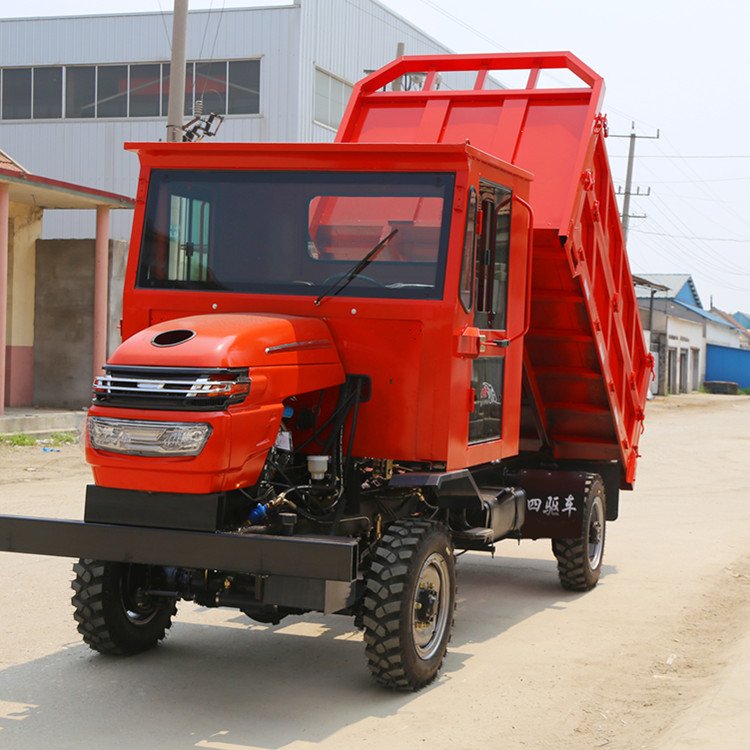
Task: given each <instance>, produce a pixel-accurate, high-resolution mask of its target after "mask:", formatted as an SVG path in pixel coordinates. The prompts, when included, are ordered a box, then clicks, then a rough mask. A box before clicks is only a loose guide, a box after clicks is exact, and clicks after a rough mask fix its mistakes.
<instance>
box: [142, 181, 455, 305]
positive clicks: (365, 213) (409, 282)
mask: <svg viewBox="0 0 750 750" xmlns="http://www.w3.org/2000/svg"><path fill="white" fill-rule="evenodd" d="M452 194H453V175H452V174H449V173H435V172H430V173H425V172H418V173H400V172H387V173H386V172H383V173H370V172H328V173H326V172H254V171H240V170H235V171H221V172H206V171H165V170H154V171H153V172H152V173H151V180H150V185H149V192H148V199H147V203H146V217H145V222H144V228H143V239H142V245H141V256H140V263H139V268H138V286H140V287H148V288H159V289H198V290H200V289H206V290H224V291H232V292H254V293H262V294H299V295H312V296H315V297H317V296H318V295H320V294H322V293H323V292H325V291H326V290H328V289H329V288H330V287H331V285H332V284H335V283H336V282H337V281H338V280H339V279H342V278H345V277H346V276H347V274H349V272H350V271H351V269H352V267H353V266H355V265H356V263H357V262H358V261H360V260H362V258H363V257H365V256H366V255H367V254H368V253H369V252H370V251H371V250H372V249H373V247H376V246H377V245H378V243H380V242H382V241H383V240H384V239H385V238H386V237H388V235H389V234H392V233H393V231H394V230H398V231H397V232H395V234H393V237H392V238H391V240H390V241H389V242H388V243H387V244H386V245H385V246H384V247H383V249H382V250H381V251H380V252H378V253H377V255H376V256H374V257H373V258H372V261H371V262H370V263H369V264H368V265H367V267H366V269H365V270H364V271H363V272H362V273H359V274H357V275H356V276H355V277H354V278H353V279H352V280H351V281H350V282H349V283H348V284H347V286H346V289H345V291H344V292H342V296H356V297H390V298H400V299H438V298H440V297H441V296H442V292H443V281H444V276H445V258H446V254H447V247H448V228H449V226H448V223H449V218H450V208H451V207H450V199H451V197H452Z"/></svg>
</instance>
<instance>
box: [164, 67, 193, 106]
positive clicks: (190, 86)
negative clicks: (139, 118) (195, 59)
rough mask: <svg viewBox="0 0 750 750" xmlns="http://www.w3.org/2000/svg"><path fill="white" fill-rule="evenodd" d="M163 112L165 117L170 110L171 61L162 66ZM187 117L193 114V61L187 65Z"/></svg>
mask: <svg viewBox="0 0 750 750" xmlns="http://www.w3.org/2000/svg"><path fill="white" fill-rule="evenodd" d="M161 80H162V88H161V113H162V115H164V116H165V117H166V116H167V111H168V110H169V63H164V65H162V66H161ZM183 114H184V115H185V116H186V117H192V116H193V63H188V64H187V65H186V66H185V109H184V112H183Z"/></svg>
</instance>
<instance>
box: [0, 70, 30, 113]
mask: <svg viewBox="0 0 750 750" xmlns="http://www.w3.org/2000/svg"><path fill="white" fill-rule="evenodd" d="M2 100H3V119H4V120H28V119H29V118H30V117H31V68H6V69H5V70H4V71H3V96H2Z"/></svg>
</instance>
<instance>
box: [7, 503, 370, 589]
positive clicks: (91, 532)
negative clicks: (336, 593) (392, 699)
mask: <svg viewBox="0 0 750 750" xmlns="http://www.w3.org/2000/svg"><path fill="white" fill-rule="evenodd" d="M0 551H1V552H25V553H29V554H34V555H52V556H56V557H73V558H78V557H85V558H90V559H93V560H108V561H112V562H124V563H143V564H146V565H162V566H168V567H178V568H197V569H200V570H220V571H227V572H234V573H250V574H254V575H259V576H288V577H294V578H304V579H308V580H317V581H338V582H344V583H351V582H353V581H355V580H356V578H357V563H358V549H357V541H356V540H355V539H352V538H350V537H336V536H313V535H306V536H302V535H300V536H272V535H270V534H248V535H243V534H230V533H225V532H213V533H211V532H204V531H183V530H175V529H157V528H144V527H134V526H118V525H114V524H105V523H86V522H84V521H72V520H58V519H50V518H28V517H24V516H0Z"/></svg>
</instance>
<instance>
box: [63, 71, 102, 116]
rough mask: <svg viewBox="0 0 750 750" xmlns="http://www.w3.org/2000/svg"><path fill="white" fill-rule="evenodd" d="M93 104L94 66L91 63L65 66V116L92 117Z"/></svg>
mask: <svg viewBox="0 0 750 750" xmlns="http://www.w3.org/2000/svg"><path fill="white" fill-rule="evenodd" d="M95 105H96V68H95V67H94V66H93V65H87V66H85V67H84V66H81V67H69V68H65V116H66V117H94V115H95V114H96V107H95Z"/></svg>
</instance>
